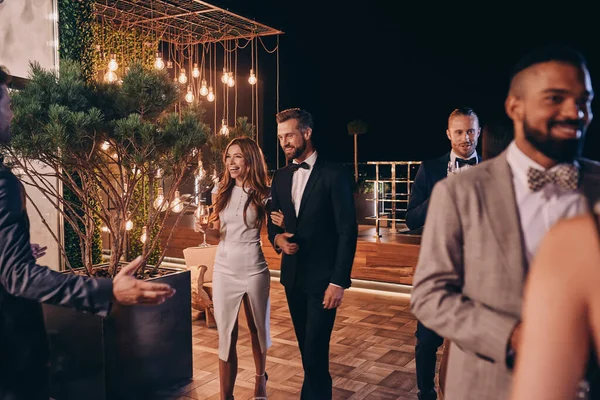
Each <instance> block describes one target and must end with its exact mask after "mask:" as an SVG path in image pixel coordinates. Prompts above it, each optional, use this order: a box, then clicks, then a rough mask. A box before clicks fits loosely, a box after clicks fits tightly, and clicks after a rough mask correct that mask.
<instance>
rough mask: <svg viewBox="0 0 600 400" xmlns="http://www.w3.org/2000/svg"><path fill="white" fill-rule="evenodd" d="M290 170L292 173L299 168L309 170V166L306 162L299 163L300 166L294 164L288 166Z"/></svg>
mask: <svg viewBox="0 0 600 400" xmlns="http://www.w3.org/2000/svg"><path fill="white" fill-rule="evenodd" d="M290 168H291V169H292V170H293V171H294V172H296V171H298V170H299V169H300V168H303V169H310V165H308V164H307V163H306V161H304V162H301V163H300V164H295V163H294V164H292V165H290Z"/></svg>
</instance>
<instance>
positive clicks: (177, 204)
mask: <svg viewBox="0 0 600 400" xmlns="http://www.w3.org/2000/svg"><path fill="white" fill-rule="evenodd" d="M171 210H172V211H173V212H174V213H180V212H182V211H183V202H182V201H181V197H180V196H179V190H176V191H175V198H174V199H173V201H172V202H171Z"/></svg>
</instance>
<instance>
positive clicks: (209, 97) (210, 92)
mask: <svg viewBox="0 0 600 400" xmlns="http://www.w3.org/2000/svg"><path fill="white" fill-rule="evenodd" d="M206 100H208V101H210V102H213V101H215V94H214V92H213V88H212V86H209V87H208V94H207V95H206Z"/></svg>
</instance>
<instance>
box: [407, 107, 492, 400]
mask: <svg viewBox="0 0 600 400" xmlns="http://www.w3.org/2000/svg"><path fill="white" fill-rule="evenodd" d="M480 132H481V128H480V127H479V119H478V117H477V114H475V111H473V110H472V109H471V108H468V107H464V108H457V109H455V110H454V111H452V113H451V114H450V116H449V117H448V129H447V130H446V136H448V140H450V144H451V146H452V149H451V150H450V151H449V152H448V153H446V154H444V155H443V156H441V157H439V158H436V159H434V160H428V161H423V162H422V163H421V166H420V167H419V170H418V171H417V176H415V181H414V183H413V185H412V189H411V193H410V200H409V202H408V207H407V210H406V226H407V227H408V228H409V229H411V230H422V228H423V225H424V224H425V217H426V215H427V207H428V206H429V197H430V196H431V191H432V190H433V186H434V185H435V184H436V183H437V182H439V181H440V180H442V179H444V178H446V177H447V176H448V172H449V166H458V167H463V166H465V165H475V164H477V163H478V162H479V156H478V154H477V150H476V147H477V140H478V139H479V134H480ZM415 336H416V337H417V344H416V346H415V362H416V364H417V365H416V372H417V387H418V388H419V394H418V396H419V399H420V400H434V399H436V398H437V394H436V392H435V382H434V378H435V365H436V360H437V359H436V354H437V350H438V348H439V347H440V346H441V345H442V343H443V342H444V339H443V338H442V337H440V336H439V335H438V334H436V333H435V332H434V331H432V330H431V329H428V328H427V327H426V326H424V325H423V324H421V322H419V321H418V322H417V332H416V334H415Z"/></svg>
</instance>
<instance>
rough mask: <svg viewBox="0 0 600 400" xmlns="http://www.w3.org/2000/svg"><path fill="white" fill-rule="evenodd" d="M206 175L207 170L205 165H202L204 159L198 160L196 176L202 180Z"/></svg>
mask: <svg viewBox="0 0 600 400" xmlns="http://www.w3.org/2000/svg"><path fill="white" fill-rule="evenodd" d="M204 175H206V171H205V170H204V166H203V165H202V160H198V172H197V173H196V178H198V180H202V178H204Z"/></svg>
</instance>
